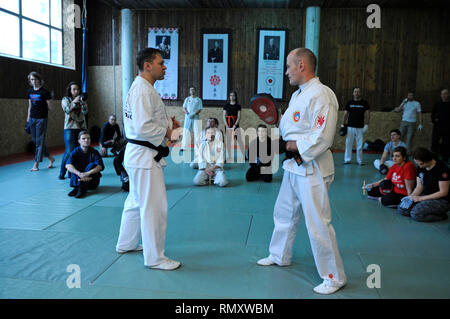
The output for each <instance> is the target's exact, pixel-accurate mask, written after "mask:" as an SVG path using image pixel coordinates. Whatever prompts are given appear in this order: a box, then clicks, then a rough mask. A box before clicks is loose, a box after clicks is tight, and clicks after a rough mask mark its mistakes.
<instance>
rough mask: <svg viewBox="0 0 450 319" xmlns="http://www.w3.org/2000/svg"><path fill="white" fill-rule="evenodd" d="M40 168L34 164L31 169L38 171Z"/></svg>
mask: <svg viewBox="0 0 450 319" xmlns="http://www.w3.org/2000/svg"><path fill="white" fill-rule="evenodd" d="M38 170H39V167H37V166H36V165H35V166H33V167H32V168H31V169H30V172H36V171H38Z"/></svg>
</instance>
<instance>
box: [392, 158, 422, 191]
mask: <svg viewBox="0 0 450 319" xmlns="http://www.w3.org/2000/svg"><path fill="white" fill-rule="evenodd" d="M386 179H390V180H391V182H392V184H394V193H397V194H402V195H408V191H407V190H406V185H405V179H409V180H413V181H414V180H416V167H415V166H414V164H413V163H411V162H410V161H407V162H405V163H404V164H403V165H402V166H398V165H397V164H394V165H392V167H391V168H390V169H389V171H388V173H387V175H386Z"/></svg>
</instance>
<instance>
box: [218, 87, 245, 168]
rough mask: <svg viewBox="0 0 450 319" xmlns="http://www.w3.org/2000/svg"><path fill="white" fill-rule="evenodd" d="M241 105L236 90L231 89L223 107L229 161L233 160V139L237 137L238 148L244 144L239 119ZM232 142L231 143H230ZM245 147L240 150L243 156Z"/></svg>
mask: <svg viewBox="0 0 450 319" xmlns="http://www.w3.org/2000/svg"><path fill="white" fill-rule="evenodd" d="M241 109H242V108H241V106H240V105H239V103H238V98H237V93H236V92H235V91H231V92H230V95H229V98H228V101H227V104H225V106H224V107H223V121H224V124H225V133H226V135H227V138H226V145H225V147H226V148H227V162H230V161H232V160H231V158H232V154H233V150H232V149H231V144H232V140H233V138H234V139H237V141H238V149H240V148H239V147H240V146H242V143H243V142H242V141H241V139H240V132H239V130H238V128H239V121H240V120H241ZM228 144H230V145H228ZM244 152H245V148H244V149H240V152H238V154H239V155H241V157H242V158H243V157H244Z"/></svg>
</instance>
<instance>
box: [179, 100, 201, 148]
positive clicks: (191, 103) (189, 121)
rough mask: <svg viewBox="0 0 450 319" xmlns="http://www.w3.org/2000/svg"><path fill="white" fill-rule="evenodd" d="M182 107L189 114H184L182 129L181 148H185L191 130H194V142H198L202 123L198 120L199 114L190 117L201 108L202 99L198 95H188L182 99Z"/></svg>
mask: <svg viewBox="0 0 450 319" xmlns="http://www.w3.org/2000/svg"><path fill="white" fill-rule="evenodd" d="M183 108H185V109H186V110H187V111H188V112H189V115H187V114H185V115H184V130H183V139H182V140H181V148H182V149H187V147H188V142H189V140H190V137H191V131H192V130H194V143H193V144H195V143H199V141H200V135H201V131H202V124H201V121H200V115H199V114H197V115H194V116H193V117H192V118H191V117H190V116H191V115H192V114H194V113H195V112H197V111H199V110H201V109H203V102H202V99H201V98H199V97H198V96H196V97H192V96H188V97H187V98H185V99H184V103H183Z"/></svg>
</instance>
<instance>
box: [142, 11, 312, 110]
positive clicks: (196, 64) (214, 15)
mask: <svg viewBox="0 0 450 319" xmlns="http://www.w3.org/2000/svg"><path fill="white" fill-rule="evenodd" d="M303 14H304V10H301V9H297V10H294V9H291V10H284V9H277V10H273V9H225V10H170V11H169V10H138V11H136V20H137V21H138V22H137V24H138V34H140V35H138V37H137V39H138V43H137V44H136V46H137V49H138V50H139V49H141V48H144V47H146V46H147V33H148V28H149V27H178V28H180V29H181V30H180V37H179V52H180V53H179V80H178V82H179V83H178V84H179V85H178V95H179V97H180V98H179V101H167V104H168V105H179V104H180V101H182V100H183V99H184V97H186V96H187V94H188V90H189V86H191V85H194V86H196V87H197V88H199V87H200V83H201V82H200V81H201V73H200V72H201V71H200V67H201V66H200V63H201V61H200V55H201V50H202V46H201V36H200V35H201V30H202V28H205V29H211V28H228V29H231V30H232V35H231V56H230V57H231V81H230V89H232V90H236V91H237V92H238V98H239V101H240V104H241V105H242V106H243V107H249V101H250V98H251V96H252V95H253V94H254V93H255V90H256V83H255V81H256V70H255V69H256V61H255V57H256V44H257V29H258V28H261V27H264V28H286V29H288V47H287V50H288V51H290V50H292V49H294V48H296V47H299V46H301V45H302V43H303ZM293 91H294V88H291V87H290V86H289V85H288V84H287V85H286V89H285V98H286V100H289V98H290V94H291V93H292V92H293ZM286 103H287V102H284V103H281V105H282V106H285V105H286Z"/></svg>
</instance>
